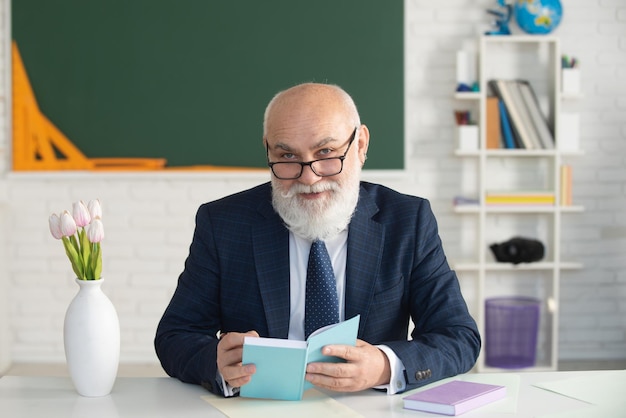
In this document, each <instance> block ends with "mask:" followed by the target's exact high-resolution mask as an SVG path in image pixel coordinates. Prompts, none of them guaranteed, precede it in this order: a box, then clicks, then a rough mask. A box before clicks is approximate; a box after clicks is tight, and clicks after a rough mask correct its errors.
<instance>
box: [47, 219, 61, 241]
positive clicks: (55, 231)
mask: <svg viewBox="0 0 626 418" xmlns="http://www.w3.org/2000/svg"><path fill="white" fill-rule="evenodd" d="M48 225H49V226H50V232H51V233H52V236H53V237H54V238H55V239H61V238H63V231H61V218H59V215H57V214H56V213H53V214H52V215H50V218H48Z"/></svg>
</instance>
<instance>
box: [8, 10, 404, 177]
mask: <svg viewBox="0 0 626 418" xmlns="http://www.w3.org/2000/svg"><path fill="white" fill-rule="evenodd" d="M403 4H404V2H403V1H402V0H389V1H382V0H312V1H295V0H263V1H261V0H177V1H176V0H102V1H97V0H87V1H86V0H55V1H49V0H15V1H13V2H12V30H13V39H14V40H15V41H16V42H17V46H18V48H19V50H20V53H21V55H22V58H23V61H24V64H25V67H26V70H27V72H28V75H29V77H30V80H31V84H32V86H33V90H34V92H35V95H36V97H37V101H38V103H39V107H40V109H41V110H42V112H43V113H44V114H45V115H46V116H47V117H48V118H49V119H50V120H52V121H53V123H54V124H55V125H57V126H58V127H59V128H60V129H61V131H62V132H64V133H65V135H66V136H67V137H68V138H69V139H70V140H71V141H72V142H73V143H74V144H76V145H77V146H78V148H79V149H80V150H81V151H82V152H83V153H84V154H86V155H87V156H88V157H94V158H95V157H149V158H166V159H167V164H168V166H189V165H224V166H249V167H262V166H264V165H265V153H264V150H263V147H262V143H261V138H262V118H263V112H264V110H265V106H266V104H267V102H268V101H269V100H270V99H271V97H272V96H273V95H274V94H275V93H276V92H277V91H279V90H282V89H285V88H288V87H290V86H292V85H294V84H297V83H300V82H305V81H317V82H328V83H334V84H339V85H340V86H342V87H344V88H345V89H346V90H347V91H348V92H349V93H350V94H352V96H353V97H354V99H355V101H356V103H357V106H358V107H359V110H360V113H361V118H362V122H363V123H365V124H367V125H368V127H369V128H370V131H371V135H372V138H371V143H370V151H369V153H368V162H367V164H366V168H369V169H402V168H404V103H403V102H404V71H403V67H404V65H403V55H404V47H403V36H404V28H403V19H404V18H403V7H404V6H403Z"/></svg>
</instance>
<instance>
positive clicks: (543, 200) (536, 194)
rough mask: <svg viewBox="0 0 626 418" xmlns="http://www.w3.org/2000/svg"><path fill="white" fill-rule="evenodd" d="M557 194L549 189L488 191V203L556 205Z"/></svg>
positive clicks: (486, 194) (486, 197)
mask: <svg viewBox="0 0 626 418" xmlns="http://www.w3.org/2000/svg"><path fill="white" fill-rule="evenodd" d="M555 202H556V199H555V194H554V193H553V192H549V191H514V192H512V191H509V192H486V193H485V204H487V205H554V203H555Z"/></svg>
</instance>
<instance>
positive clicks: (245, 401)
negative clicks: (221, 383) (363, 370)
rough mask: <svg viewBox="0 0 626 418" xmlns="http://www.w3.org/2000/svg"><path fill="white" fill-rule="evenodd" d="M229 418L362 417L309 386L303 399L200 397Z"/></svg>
mask: <svg viewBox="0 0 626 418" xmlns="http://www.w3.org/2000/svg"><path fill="white" fill-rule="evenodd" d="M201 398H202V399H204V400H205V401H207V402H208V403H210V404H211V405H213V407H215V408H217V409H219V410H220V412H222V413H223V414H224V415H226V416H228V417H230V418H240V417H241V418H244V417H272V418H293V417H298V418H309V417H310V418H319V417H324V418H353V417H362V415H360V414H359V413H357V412H356V411H355V410H353V409H351V408H349V407H348V406H346V405H344V404H342V403H341V402H338V401H336V400H334V399H333V398H331V397H330V396H328V395H325V394H323V393H322V392H319V391H318V390H316V389H310V390H307V391H306V392H304V396H303V397H302V400H300V401H277V400H272V399H252V398H240V397H237V398H220V397H218V396H215V395H205V396H202V397H201Z"/></svg>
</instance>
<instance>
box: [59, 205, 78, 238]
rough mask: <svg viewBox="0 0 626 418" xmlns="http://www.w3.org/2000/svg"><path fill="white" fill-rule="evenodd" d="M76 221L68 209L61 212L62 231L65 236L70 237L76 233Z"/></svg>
mask: <svg viewBox="0 0 626 418" xmlns="http://www.w3.org/2000/svg"><path fill="white" fill-rule="evenodd" d="M76 229H77V226H76V221H75V220H74V218H73V217H72V215H70V213H69V212H68V211H63V213H62V214H61V233H62V234H63V236H64V237H70V236H72V235H74V234H75V233H76Z"/></svg>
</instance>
